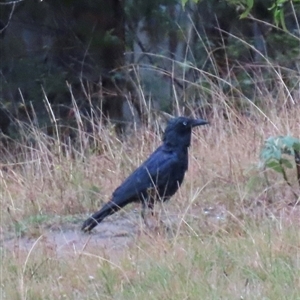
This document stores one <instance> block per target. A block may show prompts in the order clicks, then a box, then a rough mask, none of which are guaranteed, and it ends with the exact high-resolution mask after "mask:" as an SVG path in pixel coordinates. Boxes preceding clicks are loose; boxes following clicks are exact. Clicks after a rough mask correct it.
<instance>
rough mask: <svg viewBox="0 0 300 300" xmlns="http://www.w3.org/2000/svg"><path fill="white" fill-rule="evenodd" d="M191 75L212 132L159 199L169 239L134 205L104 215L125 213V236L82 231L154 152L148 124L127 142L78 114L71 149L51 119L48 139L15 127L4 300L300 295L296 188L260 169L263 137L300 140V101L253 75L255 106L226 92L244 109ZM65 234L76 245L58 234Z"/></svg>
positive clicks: (195, 144)
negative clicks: (206, 104) (87, 125)
mask: <svg viewBox="0 0 300 300" xmlns="http://www.w3.org/2000/svg"><path fill="white" fill-rule="evenodd" d="M195 70H197V69H195ZM198 71H199V74H200V75H201V76H203V77H202V78H204V79H205V80H206V82H208V83H209V85H210V88H209V98H210V109H209V111H210V114H209V115H208V116H207V117H208V118H209V121H210V124H211V125H210V126H209V127H205V128H199V129H197V130H195V132H194V134H193V138H192V146H191V149H190V154H189V155H190V163H189V170H188V172H187V174H186V177H185V181H184V184H183V185H182V187H181V188H180V190H179V192H178V193H177V194H176V195H175V196H174V197H173V198H172V199H171V201H170V202H169V203H166V204H164V207H163V211H164V217H163V218H164V221H165V222H166V224H167V226H168V228H169V230H168V231H167V232H163V233H159V234H157V233H154V232H148V231H147V230H145V228H144V227H143V225H142V224H141V223H140V222H139V218H138V217H136V216H132V215H131V211H132V210H133V209H134V208H136V206H130V207H128V208H126V209H125V211H122V212H120V213H119V214H118V215H115V216H113V217H111V218H112V219H107V224H110V222H111V223H113V221H116V220H117V219H118V218H125V219H126V218H128V220H129V227H126V228H127V229H126V228H125V232H124V231H123V232H121V233H119V234H118V233H116V232H115V233H114V235H112V237H109V236H106V237H105V238H102V240H101V238H100V239H99V237H98V238H97V239H96V236H97V234H94V235H91V236H88V235H84V234H82V233H80V232H79V228H80V225H81V221H82V220H83V219H84V218H85V217H86V216H87V214H89V213H91V212H93V211H95V210H96V209H98V208H99V207H100V206H101V204H102V203H104V202H106V201H108V200H109V199H110V196H111V193H112V191H113V190H114V189H115V188H116V187H117V186H118V184H120V183H121V182H122V180H123V179H124V178H125V177H126V176H127V175H128V174H129V173H130V172H131V171H132V170H133V169H135V168H136V167H137V166H138V165H139V164H140V163H141V162H142V161H143V160H144V159H145V158H146V157H147V156H148V155H149V154H150V153H151V152H153V150H154V149H155V148H156V147H157V146H158V145H159V143H160V137H159V135H158V134H157V132H156V131H155V130H154V129H153V127H152V126H150V125H149V126H148V127H147V126H144V127H142V128H139V129H138V130H137V131H135V132H133V133H132V134H131V135H130V136H128V137H127V139H126V141H123V142H122V141H120V139H119V138H118V137H117V136H116V135H115V134H114V132H113V130H111V128H110V127H109V126H103V125H102V123H101V120H97V119H96V120H93V122H94V123H93V124H94V127H93V130H92V131H90V132H86V131H85V130H84V126H82V124H83V123H82V122H81V119H80V112H79V111H76V114H75V115H76V116H77V117H76V118H75V120H76V122H77V126H75V127H76V128H75V129H73V130H75V132H76V135H77V139H76V143H74V142H73V141H71V140H70V139H62V135H61V129H60V128H59V125H58V124H56V123H55V122H54V126H55V130H54V132H55V134H54V136H53V137H51V138H50V137H49V136H48V135H46V134H45V133H44V131H43V129H41V128H37V127H36V126H35V125H34V124H29V125H25V124H23V125H22V124H20V130H21V137H22V139H23V141H22V142H20V143H19V144H17V143H16V142H14V144H13V146H11V148H10V151H9V152H5V151H3V155H2V158H1V171H0V176H1V181H0V189H1V194H0V197H1V201H0V210H1V249H0V252H1V286H0V295H1V299H297V298H300V292H299V291H300V281H299V278H300V271H299V270H300V268H299V267H300V266H299V264H300V261H299V247H300V236H299V215H300V212H299V207H297V206H296V207H290V206H288V203H290V202H293V200H294V198H293V197H294V196H293V193H292V191H291V188H290V187H289V186H286V185H285V182H284V181H283V180H282V179H281V178H280V177H279V176H277V174H274V173H272V172H271V173H270V174H269V182H268V183H267V182H266V180H265V177H264V174H263V172H262V171H261V170H259V169H258V168H257V164H258V157H259V151H260V147H261V146H262V143H263V141H264V139H266V138H267V137H269V136H270V135H286V134H291V135H294V136H296V137H299V135H300V122H299V116H300V107H299V104H298V103H297V101H296V100H297V99H294V101H290V100H288V99H290V97H291V94H293V93H294V92H295V91H294V90H293V91H291V90H289V89H288V87H287V86H286V85H285V83H284V82H283V81H282V80H279V81H278V85H277V86H276V87H274V89H273V90H270V89H269V87H268V86H267V85H268V84H267V83H265V81H264V78H263V77H260V76H261V75H257V77H256V78H255V80H256V82H259V83H260V84H259V86H258V87H257V89H258V91H257V93H259V94H260V105H257V103H255V102H253V101H250V100H249V99H247V97H244V96H243V95H242V94H241V93H240V92H239V90H238V89H236V88H232V93H234V97H235V98H236V99H237V100H238V101H240V102H243V103H245V105H246V107H247V113H240V111H239V110H238V109H237V108H236V107H235V106H234V105H230V104H229V102H230V101H228V99H229V96H228V94H225V93H224V90H223V88H222V86H223V83H224V79H221V78H220V77H217V76H216V75H214V76H211V75H210V74H205V73H204V72H202V71H201V70H198ZM291 72H292V71H291ZM291 74H293V76H294V72H292V73H291ZM229 75H230V74H228V76H229ZM205 76H206V77H205ZM232 76H234V75H232ZM276 76H279V74H278V73H276ZM212 77H213V80H212ZM299 79H300V77H298V78H295V77H294V80H296V81H297V82H298V83H299ZM231 80H233V77H232V78H229V80H226V84H228V85H229V86H230V85H231V83H230V82H231ZM190 84H191V86H193V88H194V90H193V92H194V93H199V97H203V96H205V95H204V94H205V93H206V94H207V92H208V91H207V90H204V85H203V84H202V83H201V81H199V83H192V82H190ZM141 92H142V91H141ZM203 93H204V94H203ZM229 94H230V93H229ZM232 95H233V94H232ZM274 95H277V98H276V101H274ZM278 95H280V97H279V96H278ZM287 102H289V105H287ZM183 103H184V101H183ZM46 104H47V103H46ZM47 105H48V104H47ZM181 105H182V103H181V102H180V100H178V98H177V104H176V106H177V108H180V107H181ZM193 108H194V107H193V105H191V107H190V110H191V111H192V110H193ZM48 109H49V111H50V113H51V106H50V105H48ZM74 109H76V107H75V108H74ZM148 113H149V114H150V112H148ZM51 115H52V114H51ZM52 117H53V115H52ZM53 120H55V116H54V117H53ZM149 124H150V123H149ZM288 175H289V176H291V178H293V176H295V174H293V173H292V172H291V173H290V174H288ZM294 179H295V180H294V182H295V183H296V178H294ZM292 181H293V180H292ZM295 188H296V186H295ZM137 208H138V209H139V207H138V206H137ZM112 220H113V221H112ZM101 226H102V224H101V225H99V226H98V230H100V232H101V228H100V229H99V227H101ZM130 226H132V231H131V230H130V228H131V227H130ZM136 226H137V227H138V231H134V228H136ZM128 228H129V229H128ZM65 231H68V232H69V231H73V232H75V233H76V234H75V235H74V237H75V239H78V240H80V241H83V242H82V243H81V244H80V246H78V244H76V243H77V242H78V241H76V240H74V241H73V240H67V239H66V240H57V239H55V234H56V232H60V233H64V232H65ZM98 235H99V233H98ZM100 235H101V234H100ZM93 239H96V241H97V242H93V241H92V240H93ZM65 244H68V245H70V247H69V248H68V249H67V251H62V247H63V246H64V245H65Z"/></svg>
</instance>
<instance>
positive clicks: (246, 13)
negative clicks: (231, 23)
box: [240, 0, 254, 19]
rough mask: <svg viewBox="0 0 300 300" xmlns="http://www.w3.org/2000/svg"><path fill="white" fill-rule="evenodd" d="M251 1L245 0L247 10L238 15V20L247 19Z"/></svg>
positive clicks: (251, 6) (251, 4)
mask: <svg viewBox="0 0 300 300" xmlns="http://www.w3.org/2000/svg"><path fill="white" fill-rule="evenodd" d="M253 2H254V1H253V0H247V8H246V10H245V11H244V12H243V13H242V14H241V15H240V19H244V18H246V17H248V15H249V13H250V11H251V9H252V8H253Z"/></svg>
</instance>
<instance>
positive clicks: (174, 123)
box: [81, 117, 208, 232]
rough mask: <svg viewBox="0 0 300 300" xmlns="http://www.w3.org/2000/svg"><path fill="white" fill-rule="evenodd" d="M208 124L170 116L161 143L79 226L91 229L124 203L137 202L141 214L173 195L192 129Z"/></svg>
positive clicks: (180, 178)
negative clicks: (109, 197) (140, 208)
mask: <svg viewBox="0 0 300 300" xmlns="http://www.w3.org/2000/svg"><path fill="white" fill-rule="evenodd" d="M205 124H208V122H207V121H205V120H202V119H191V118H187V117H177V118H172V119H171V120H170V121H169V123H168V125H167V127H166V130H165V132H164V136H163V143H162V145H161V146H159V147H158V148H157V149H156V150H155V151H154V152H153V153H152V154H151V155H150V157H149V158H148V159H147V160H146V161H145V162H144V163H143V164H142V165H141V166H140V167H139V168H137V169H136V170H135V171H134V172H133V173H132V174H131V175H130V176H129V177H128V178H127V179H126V180H125V181H124V182H123V183H122V184H121V185H120V186H119V187H118V188H117V189H116V190H115V191H114V193H113V195H112V199H111V200H110V201H109V202H107V203H106V204H104V206H103V207H102V208H101V209H100V210H99V211H98V212H96V213H94V214H93V215H92V216H90V217H89V218H88V219H87V220H85V221H84V223H83V225H82V228H81V229H82V230H83V231H85V232H88V231H91V230H92V229H93V228H94V227H95V226H97V225H98V224H99V223H100V222H102V220H103V219H104V218H106V217H107V216H109V215H111V214H113V213H115V212H116V211H118V210H119V209H120V208H122V207H124V206H125V205H127V204H129V203H132V202H138V201H140V202H141V203H142V217H143V219H144V217H145V209H146V208H147V207H148V208H149V209H151V210H152V209H153V205H154V201H155V200H161V201H165V200H168V199H169V198H170V197H172V196H173V195H174V194H175V193H176V191H177V190H178V188H179V186H180V185H181V183H182V181H183V178H184V174H185V172H186V171H187V169H188V147H189V146H190V143H191V134H192V128H193V127H196V126H199V125H205Z"/></svg>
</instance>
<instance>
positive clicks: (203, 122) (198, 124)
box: [192, 119, 209, 127]
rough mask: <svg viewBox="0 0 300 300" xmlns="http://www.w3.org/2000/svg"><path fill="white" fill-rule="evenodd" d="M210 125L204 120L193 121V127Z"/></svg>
mask: <svg viewBox="0 0 300 300" xmlns="http://www.w3.org/2000/svg"><path fill="white" fill-rule="evenodd" d="M206 124H209V123H208V122H207V121H205V120H202V119H195V120H193V121H192V127H196V126H200V125H206Z"/></svg>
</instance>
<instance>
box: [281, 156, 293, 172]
mask: <svg viewBox="0 0 300 300" xmlns="http://www.w3.org/2000/svg"><path fill="white" fill-rule="evenodd" d="M280 163H281V164H282V165H284V166H285V167H287V168H289V169H292V168H293V164H292V163H291V162H290V161H289V160H288V159H286V158H282V159H281V160H280Z"/></svg>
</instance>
